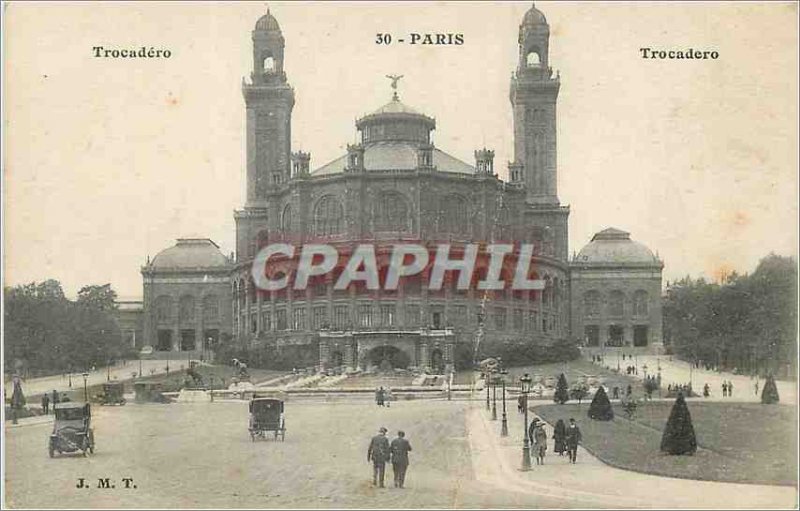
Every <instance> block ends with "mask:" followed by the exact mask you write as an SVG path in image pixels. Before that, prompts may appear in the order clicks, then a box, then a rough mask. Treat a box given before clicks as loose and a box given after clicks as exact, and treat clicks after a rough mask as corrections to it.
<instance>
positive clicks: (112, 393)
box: [100, 382, 125, 405]
mask: <svg viewBox="0 0 800 511" xmlns="http://www.w3.org/2000/svg"><path fill="white" fill-rule="evenodd" d="M124 393H125V385H124V384H123V383H122V382H109V383H104V384H103V393H102V394H101V395H100V404H102V405H124V404H125V398H124V397H122V395H123V394H124Z"/></svg>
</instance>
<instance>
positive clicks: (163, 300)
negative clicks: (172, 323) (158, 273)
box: [154, 295, 172, 322]
mask: <svg viewBox="0 0 800 511" xmlns="http://www.w3.org/2000/svg"><path fill="white" fill-rule="evenodd" d="M154 305H155V310H156V319H157V320H158V321H159V322H167V321H169V320H170V319H171V318H172V297H171V296H164V295H162V296H159V297H158V298H156V300H155V303H154Z"/></svg>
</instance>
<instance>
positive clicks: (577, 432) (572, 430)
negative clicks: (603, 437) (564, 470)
mask: <svg viewBox="0 0 800 511" xmlns="http://www.w3.org/2000/svg"><path fill="white" fill-rule="evenodd" d="M566 438H567V450H568V451H569V462H570V463H575V461H576V460H577V458H578V444H580V443H581V441H582V440H583V436H582V435H581V428H579V427H578V425H577V424H575V419H573V418H570V419H569V427H568V428H567V434H566Z"/></svg>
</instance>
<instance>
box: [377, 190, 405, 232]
mask: <svg viewBox="0 0 800 511" xmlns="http://www.w3.org/2000/svg"><path fill="white" fill-rule="evenodd" d="M372 215H373V221H374V225H375V227H374V228H375V231H376V232H381V231H393V232H405V231H408V230H409V221H408V205H407V204H406V200H405V199H404V198H403V196H402V195H400V194H399V193H396V192H387V193H382V194H381V195H380V196H379V197H378V200H376V201H375V203H374V204H373V209H372Z"/></svg>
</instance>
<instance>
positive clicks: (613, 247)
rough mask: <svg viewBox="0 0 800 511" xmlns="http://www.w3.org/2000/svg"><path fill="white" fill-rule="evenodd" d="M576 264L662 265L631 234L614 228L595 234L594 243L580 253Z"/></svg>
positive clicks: (576, 258)
mask: <svg viewBox="0 0 800 511" xmlns="http://www.w3.org/2000/svg"><path fill="white" fill-rule="evenodd" d="M574 262H576V263H578V264H580V263H590V264H591V263H600V264H650V265H657V266H660V265H661V261H659V259H658V258H657V257H656V256H655V255H653V252H651V251H650V249H649V248H647V247H646V246H644V245H642V244H641V243H637V242H635V241H633V240H631V235H630V233H628V232H625V231H621V230H619V229H614V228H608V229H605V230H603V231H600V232H598V233H597V234H595V235H594V236H593V237H592V241H591V242H590V243H589V244H588V245H586V246H585V247H583V248H582V249H581V251H580V252H578V255H577V256H576V257H575V260H574Z"/></svg>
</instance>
